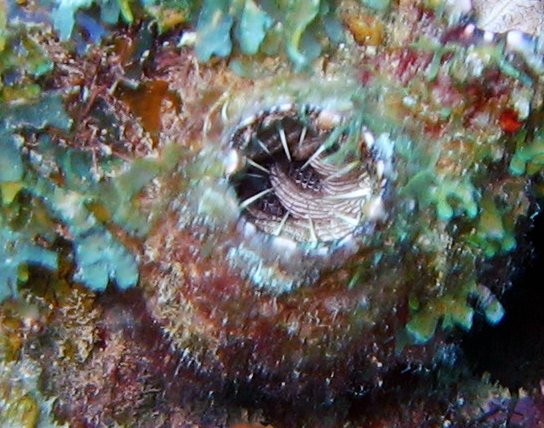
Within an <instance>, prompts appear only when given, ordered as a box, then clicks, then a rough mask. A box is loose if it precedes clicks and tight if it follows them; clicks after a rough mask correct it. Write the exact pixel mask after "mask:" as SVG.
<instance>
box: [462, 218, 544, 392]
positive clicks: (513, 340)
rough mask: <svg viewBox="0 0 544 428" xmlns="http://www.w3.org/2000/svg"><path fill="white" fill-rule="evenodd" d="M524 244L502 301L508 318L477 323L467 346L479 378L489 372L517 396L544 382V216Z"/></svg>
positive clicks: (465, 341)
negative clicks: (492, 324) (522, 390)
mask: <svg viewBox="0 0 544 428" xmlns="http://www.w3.org/2000/svg"><path fill="white" fill-rule="evenodd" d="M520 241H521V243H520V246H519V249H518V254H517V255H515V256H514V260H513V262H512V265H514V266H516V265H517V266H519V267H518V268H516V270H515V271H514V272H513V275H512V287H511V288H510V289H509V290H508V291H506V293H505V294H504V296H503V297H502V299H501V301H502V303H503V306H504V308H505V311H506V315H505V317H504V319H503V320H502V321H501V322H500V323H499V324H498V325H496V326H491V325H489V324H487V323H486V322H485V321H483V320H478V322H477V323H476V325H475V327H474V329H473V330H472V331H471V332H470V333H467V335H466V337H465V338H464V339H463V345H462V347H463V350H464V351H465V354H466V357H467V359H468V361H469V363H470V364H471V366H472V367H473V368H474V370H475V371H476V373H477V374H482V373H484V372H488V373H490V374H491V378H492V380H498V381H499V382H500V383H501V384H502V385H503V386H506V387H509V388H511V389H512V390H513V391H515V390H517V389H518V388H520V387H523V388H525V389H530V388H532V387H535V386H537V385H538V384H539V382H540V380H541V379H544V213H540V214H539V215H538V216H537V217H536V219H535V223H534V226H533V227H531V228H530V229H529V231H528V232H527V233H526V234H525V235H524V236H523V237H522V238H521V239H520ZM523 241H525V242H523ZM500 269H501V268H500V266H497V270H500Z"/></svg>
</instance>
